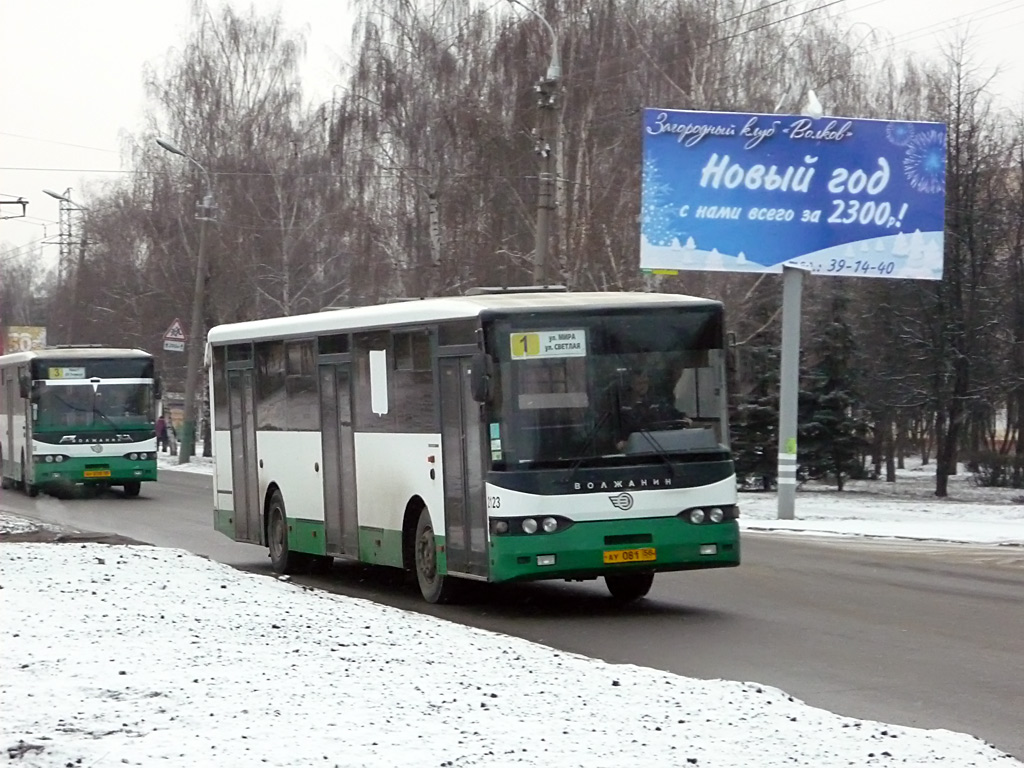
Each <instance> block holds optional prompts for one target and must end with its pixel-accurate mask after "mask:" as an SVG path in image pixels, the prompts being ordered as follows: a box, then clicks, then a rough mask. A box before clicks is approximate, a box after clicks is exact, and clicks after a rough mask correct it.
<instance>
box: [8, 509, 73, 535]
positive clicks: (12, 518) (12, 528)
mask: <svg viewBox="0 0 1024 768" xmlns="http://www.w3.org/2000/svg"><path fill="white" fill-rule="evenodd" d="M59 530H61V528H60V526H57V525H50V524H49V523H42V522H38V521H36V520H26V519H25V518H23V517H18V516H17V515H11V514H8V513H7V512H0V532H2V533H15V534H17V533H32V532H33V531H59Z"/></svg>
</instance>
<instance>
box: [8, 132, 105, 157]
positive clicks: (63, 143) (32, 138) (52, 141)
mask: <svg viewBox="0 0 1024 768" xmlns="http://www.w3.org/2000/svg"><path fill="white" fill-rule="evenodd" d="M0 136H10V137H12V138H15V139H27V140H29V141H40V142H42V143H44V144H59V145H60V146H62V147H75V148H77V149H90V150H92V151H93V152H109V153H110V154H112V155H116V154H117V151H116V150H113V149H101V148H100V147H90V146H88V145H86V144H71V143H69V142H67V141H56V140H55V139H40V138H39V137H38V136H26V135H24V134H22V133H9V132H8V131H0Z"/></svg>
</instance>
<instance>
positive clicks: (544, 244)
mask: <svg viewBox="0 0 1024 768" xmlns="http://www.w3.org/2000/svg"><path fill="white" fill-rule="evenodd" d="M508 1H509V3H510V4H512V5H518V6H520V7H522V8H525V9H526V10H528V11H529V12H530V13H532V14H533V15H534V16H536V17H537V18H538V19H540V21H541V23H542V24H543V25H544V26H545V27H546V28H547V30H548V33H549V34H550V35H551V61H550V62H549V63H548V71H547V74H546V75H545V76H544V77H542V78H541V79H540V80H539V81H538V82H537V85H536V86H534V90H536V91H537V106H538V107H539V108H540V115H539V118H538V121H537V122H538V127H537V142H536V152H537V155H538V156H539V157H540V172H539V174H538V176H537V231H536V235H535V238H536V239H535V241H534V250H533V282H534V283H535V284H537V285H545V284H546V283H547V261H548V240H549V236H548V232H549V230H550V228H551V211H553V210H554V208H555V200H554V197H555V196H554V179H555V174H554V168H555V149H556V147H557V146H558V138H557V133H558V115H557V113H556V112H555V98H556V94H557V89H558V81H559V80H560V79H561V77H562V61H561V59H560V58H559V57H558V35H557V34H556V33H555V30H554V28H553V27H552V26H551V25H550V24H549V23H548V20H547V19H545V18H544V17H543V16H542V15H541V14H540V13H538V12H537V11H535V10H534V9H533V8H531V7H530V6H528V5H525V4H524V3H522V2H520V0H508Z"/></svg>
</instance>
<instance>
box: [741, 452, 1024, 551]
mask: <svg viewBox="0 0 1024 768" xmlns="http://www.w3.org/2000/svg"><path fill="white" fill-rule="evenodd" d="M1022 499H1024V491H1022V490H1020V489H1014V488H983V487H979V486H977V485H975V484H974V482H973V479H972V477H971V474H970V472H968V471H967V470H966V469H965V468H963V467H960V469H959V473H958V474H956V475H954V476H952V477H950V482H949V496H948V497H946V498H943V499H940V498H937V497H936V496H935V466H934V464H931V465H924V466H922V465H921V464H920V463H914V464H911V463H908V465H907V469H905V470H900V471H899V472H898V473H897V478H896V482H895V483H887V482H885V481H884V480H870V481H869V480H855V481H851V482H849V483H848V484H847V486H846V488H845V490H843V491H842V492H841V493H840V492H838V491H836V490H835V487H834V486H827V485H824V484H821V483H817V484H810V483H808V484H806V485H804V486H803V487H802V488H801V489H800V490H799V492H798V493H797V495H796V514H795V517H796V519H795V520H779V519H777V518H778V498H777V496H776V495H775V494H774V493H770V494H769V493H742V494H740V513H741V517H740V526H741V527H742V528H743V529H744V530H748V531H776V532H782V533H805V534H806V533H812V534H835V535H856V536H877V537H888V538H902V539H921V540H930V541H952V542H965V543H968V542H969V543H976V544H1002V545H1017V546H1024V504H1022V503H1021V501H1022Z"/></svg>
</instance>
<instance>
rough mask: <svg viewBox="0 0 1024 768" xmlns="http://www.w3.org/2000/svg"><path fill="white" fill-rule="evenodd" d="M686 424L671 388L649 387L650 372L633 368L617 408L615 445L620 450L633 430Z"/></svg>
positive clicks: (670, 427) (667, 427)
mask: <svg viewBox="0 0 1024 768" xmlns="http://www.w3.org/2000/svg"><path fill="white" fill-rule="evenodd" d="M689 424H690V420H689V419H688V418H687V417H686V415H685V414H683V413H681V412H680V411H679V410H678V409H677V408H676V406H675V399H674V397H673V393H672V391H671V390H667V389H665V388H663V387H652V386H651V377H650V375H649V374H648V373H647V372H646V371H643V370H641V371H636V372H635V373H634V374H633V378H632V381H631V382H630V386H629V390H628V391H627V392H626V393H625V395H624V397H623V398H622V405H621V407H620V409H619V425H620V431H619V439H618V441H617V442H616V446H617V447H618V449H619V450H620V451H621V450H623V449H624V448H625V447H626V441H627V439H628V438H629V435H630V434H631V433H633V432H638V431H642V430H648V431H650V430H657V429H673V428H679V427H681V426H689Z"/></svg>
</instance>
